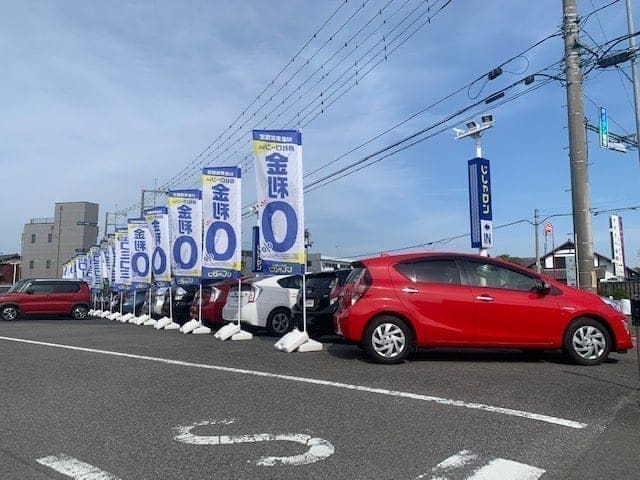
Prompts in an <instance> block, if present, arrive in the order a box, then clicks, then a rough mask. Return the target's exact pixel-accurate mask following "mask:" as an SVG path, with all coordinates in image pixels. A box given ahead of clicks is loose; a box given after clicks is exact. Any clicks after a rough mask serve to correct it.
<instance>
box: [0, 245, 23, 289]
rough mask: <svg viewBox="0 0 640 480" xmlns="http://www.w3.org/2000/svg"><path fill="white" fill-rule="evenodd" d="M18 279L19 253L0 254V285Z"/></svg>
mask: <svg viewBox="0 0 640 480" xmlns="http://www.w3.org/2000/svg"><path fill="white" fill-rule="evenodd" d="M16 280H20V255H18V254H17V253H10V254H7V255H0V285H11V284H13V283H14V282H15V281H16Z"/></svg>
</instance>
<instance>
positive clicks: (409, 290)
mask: <svg viewBox="0 0 640 480" xmlns="http://www.w3.org/2000/svg"><path fill="white" fill-rule="evenodd" d="M401 291H402V292H405V293H420V290H418V289H417V288H409V287H404V288H403V289H402V290H401Z"/></svg>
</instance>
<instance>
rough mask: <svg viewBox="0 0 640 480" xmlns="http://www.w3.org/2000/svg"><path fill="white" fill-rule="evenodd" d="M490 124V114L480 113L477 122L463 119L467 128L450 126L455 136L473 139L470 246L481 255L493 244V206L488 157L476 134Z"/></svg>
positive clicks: (491, 122) (470, 161) (480, 133)
mask: <svg viewBox="0 0 640 480" xmlns="http://www.w3.org/2000/svg"><path fill="white" fill-rule="evenodd" d="M493 125H494V121H493V115H483V116H482V117H481V119H480V123H477V122H475V121H473V120H471V121H469V122H467V129H468V130H464V129H461V128H454V129H453V131H454V132H455V133H456V137H455V138H456V139H457V140H458V139H461V138H465V137H471V138H473V139H475V141H476V157H475V158H472V159H471V160H469V162H468V168H469V214H470V219H471V247H472V248H478V253H480V255H483V256H485V257H486V256H487V255H488V249H489V248H493V209H492V207H491V177H490V172H489V160H487V159H486V158H482V145H481V142H480V136H481V135H482V132H484V131H485V130H487V129H489V128H491V127H493Z"/></svg>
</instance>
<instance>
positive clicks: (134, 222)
mask: <svg viewBox="0 0 640 480" xmlns="http://www.w3.org/2000/svg"><path fill="white" fill-rule="evenodd" d="M127 230H128V237H129V250H130V252H131V286H132V287H133V288H144V287H146V286H148V285H149V284H150V283H151V252H152V248H153V238H152V237H151V231H150V230H149V227H148V226H147V221H146V220H145V219H144V218H130V219H129V220H128V221H127Z"/></svg>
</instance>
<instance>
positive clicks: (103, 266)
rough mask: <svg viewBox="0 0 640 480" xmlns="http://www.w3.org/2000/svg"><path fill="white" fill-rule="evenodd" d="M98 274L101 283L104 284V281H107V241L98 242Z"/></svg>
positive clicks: (108, 272)
mask: <svg viewBox="0 0 640 480" xmlns="http://www.w3.org/2000/svg"><path fill="white" fill-rule="evenodd" d="M100 273H101V277H102V278H101V280H100V281H101V282H102V283H103V284H104V281H105V280H109V277H110V275H109V274H110V271H109V242H108V241H107V239H103V240H101V241H100Z"/></svg>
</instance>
